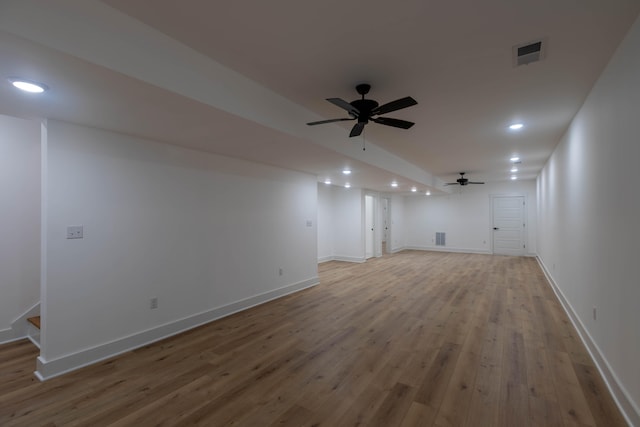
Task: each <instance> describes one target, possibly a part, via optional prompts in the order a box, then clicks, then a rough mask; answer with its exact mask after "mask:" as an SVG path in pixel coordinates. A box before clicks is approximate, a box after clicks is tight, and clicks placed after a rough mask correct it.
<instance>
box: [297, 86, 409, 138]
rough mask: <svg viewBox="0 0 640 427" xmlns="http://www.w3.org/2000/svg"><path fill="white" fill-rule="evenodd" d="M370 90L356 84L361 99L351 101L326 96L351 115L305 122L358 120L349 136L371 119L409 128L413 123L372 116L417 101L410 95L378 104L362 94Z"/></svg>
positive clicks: (355, 134) (359, 131)
mask: <svg viewBox="0 0 640 427" xmlns="http://www.w3.org/2000/svg"><path fill="white" fill-rule="evenodd" d="M369 90H371V86H370V85H368V84H366V83H362V84H359V85H358V86H356V91H357V92H358V93H359V94H360V95H361V96H362V98H361V99H356V100H355V101H352V102H347V101H345V100H343V99H341V98H327V101H329V102H330V103H332V104H333V105H336V106H338V107H340V108H342V109H343V110H345V111H346V112H347V113H349V116H351V117H345V118H340V119H329V120H320V121H317V122H311V123H307V124H308V125H309V126H314V125H321V124H325V123H333V122H344V121H349V120H357V121H358V122H357V123H356V124H355V125H353V128H352V129H351V132H350V133H349V136H350V137H353V136H358V135H360V134H361V133H362V131H363V130H364V126H365V125H366V124H367V123H369V121H372V122H374V123H378V124H381V125H386V126H393V127H396V128H401V129H409V128H410V127H411V126H413V125H414V124H415V123H413V122H408V121H406V120H400V119H393V118H391V117H374V116H379V115H380V114H386V113H390V112H392V111H397V110H401V109H403V108H407V107H411V106H413V105H416V104H417V103H418V102H417V101H416V100H415V99H413V98H412V97H410V96H406V97H404V98H400V99H396V100H395V101H391V102H388V103H386V104H383V105H379V104H378V102H377V101H374V100H373V99H365V98H364V96H365V95H366V94H367V93H369Z"/></svg>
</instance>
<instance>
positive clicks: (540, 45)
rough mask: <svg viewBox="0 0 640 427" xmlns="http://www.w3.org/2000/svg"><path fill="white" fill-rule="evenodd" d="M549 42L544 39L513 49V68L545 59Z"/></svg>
mask: <svg viewBox="0 0 640 427" xmlns="http://www.w3.org/2000/svg"><path fill="white" fill-rule="evenodd" d="M546 48H547V42H546V40H544V39H540V40H535V41H532V42H529V43H525V44H521V45H517V46H514V47H513V66H514V67H519V66H520V65H527V64H531V63H532V62H537V61H540V60H542V59H544V57H545V53H546V51H547V49H546Z"/></svg>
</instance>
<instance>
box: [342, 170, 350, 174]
mask: <svg viewBox="0 0 640 427" xmlns="http://www.w3.org/2000/svg"><path fill="white" fill-rule="evenodd" d="M342 173H343V174H345V175H351V169H345V170H343V171H342Z"/></svg>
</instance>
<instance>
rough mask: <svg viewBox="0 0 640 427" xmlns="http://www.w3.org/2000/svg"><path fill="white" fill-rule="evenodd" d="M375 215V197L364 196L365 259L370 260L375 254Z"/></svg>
mask: <svg viewBox="0 0 640 427" xmlns="http://www.w3.org/2000/svg"><path fill="white" fill-rule="evenodd" d="M373 215H374V203H373V196H364V247H365V250H364V253H365V258H367V259H369V258H371V257H373V256H374V255H375V254H374V250H373V248H374V240H375V239H374V231H373V229H374V225H373Z"/></svg>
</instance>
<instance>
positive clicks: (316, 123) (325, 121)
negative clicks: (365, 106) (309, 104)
mask: <svg viewBox="0 0 640 427" xmlns="http://www.w3.org/2000/svg"><path fill="white" fill-rule="evenodd" d="M355 119H356V118H355V117H349V118H348V119H329V120H320V121H318V122H311V123H307V125H309V126H314V125H322V124H325V123H333V122H345V121H348V120H355Z"/></svg>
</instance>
